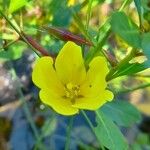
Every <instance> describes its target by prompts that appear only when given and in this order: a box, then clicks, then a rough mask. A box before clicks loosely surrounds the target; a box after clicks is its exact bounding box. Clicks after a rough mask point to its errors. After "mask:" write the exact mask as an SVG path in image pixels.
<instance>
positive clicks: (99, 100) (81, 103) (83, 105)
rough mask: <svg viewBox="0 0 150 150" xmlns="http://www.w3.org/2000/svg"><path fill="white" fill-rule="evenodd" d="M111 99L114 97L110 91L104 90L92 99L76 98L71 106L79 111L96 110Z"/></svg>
mask: <svg viewBox="0 0 150 150" xmlns="http://www.w3.org/2000/svg"><path fill="white" fill-rule="evenodd" d="M113 97H114V95H113V93H112V92H111V91H108V90H105V91H104V92H103V93H101V94H100V95H98V96H96V97H93V98H86V97H84V98H78V99H77V100H76V102H75V104H74V105H72V106H73V107H75V108H79V109H87V110H96V109H98V108H99V107H101V106H102V105H103V104H105V103H106V102H107V101H111V100H112V99H113Z"/></svg>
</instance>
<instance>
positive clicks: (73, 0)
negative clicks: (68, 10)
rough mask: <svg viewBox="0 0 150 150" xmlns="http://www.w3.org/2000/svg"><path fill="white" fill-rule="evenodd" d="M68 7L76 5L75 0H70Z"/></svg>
mask: <svg viewBox="0 0 150 150" xmlns="http://www.w3.org/2000/svg"><path fill="white" fill-rule="evenodd" d="M67 5H68V7H70V6H73V5H75V0H68V4H67Z"/></svg>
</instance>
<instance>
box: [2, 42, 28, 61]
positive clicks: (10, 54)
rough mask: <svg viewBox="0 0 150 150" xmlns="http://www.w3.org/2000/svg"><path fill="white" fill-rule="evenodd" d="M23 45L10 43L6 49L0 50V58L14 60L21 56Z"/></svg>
mask: <svg viewBox="0 0 150 150" xmlns="http://www.w3.org/2000/svg"><path fill="white" fill-rule="evenodd" d="M24 48H25V46H24V45H22V44H20V43H17V44H15V45H11V46H10V47H8V48H7V50H5V51H4V50H3V51H0V59H3V60H15V59H18V58H20V57H21V56H22V54H23V51H24Z"/></svg>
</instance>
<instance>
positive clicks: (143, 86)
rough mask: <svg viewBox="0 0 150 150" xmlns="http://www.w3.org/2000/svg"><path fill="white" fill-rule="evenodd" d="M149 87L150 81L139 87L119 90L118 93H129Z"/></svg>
mask: <svg viewBox="0 0 150 150" xmlns="http://www.w3.org/2000/svg"><path fill="white" fill-rule="evenodd" d="M147 87H150V83H147V84H143V85H140V86H137V87H133V88H131V89H123V90H120V91H118V92H117V93H128V92H132V91H136V90H139V89H144V88H147Z"/></svg>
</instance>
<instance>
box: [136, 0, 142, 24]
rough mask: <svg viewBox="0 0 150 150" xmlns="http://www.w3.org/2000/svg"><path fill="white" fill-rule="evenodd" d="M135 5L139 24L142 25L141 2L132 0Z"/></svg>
mask: <svg viewBox="0 0 150 150" xmlns="http://www.w3.org/2000/svg"><path fill="white" fill-rule="evenodd" d="M134 3H135V6H136V8H137V11H138V15H139V21H140V25H142V6H141V5H142V4H141V0H134Z"/></svg>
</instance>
